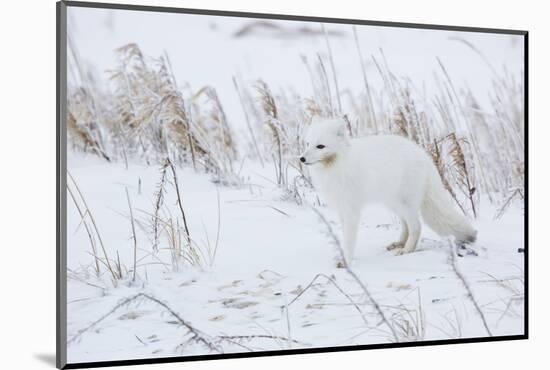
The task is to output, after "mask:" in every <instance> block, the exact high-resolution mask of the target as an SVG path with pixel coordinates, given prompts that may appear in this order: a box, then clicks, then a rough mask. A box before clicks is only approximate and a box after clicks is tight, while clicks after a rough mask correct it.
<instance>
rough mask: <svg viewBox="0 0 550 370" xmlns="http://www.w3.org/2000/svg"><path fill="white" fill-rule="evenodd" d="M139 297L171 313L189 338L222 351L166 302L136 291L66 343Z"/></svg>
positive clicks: (76, 338)
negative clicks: (187, 333)
mask: <svg viewBox="0 0 550 370" xmlns="http://www.w3.org/2000/svg"><path fill="white" fill-rule="evenodd" d="M140 298H145V299H147V300H149V301H152V302H154V303H156V304H158V305H159V306H161V307H162V308H164V309H165V310H166V311H168V313H169V314H170V315H172V316H173V317H174V318H175V319H176V320H177V322H178V324H180V325H181V326H183V327H185V328H186V329H187V330H188V331H189V333H191V334H192V336H191V339H190V340H192V341H195V342H197V343H201V344H203V345H205V346H206V347H207V348H208V349H210V350H212V351H214V352H218V353H222V352H223V350H222V349H221V348H220V347H219V346H217V345H216V344H214V342H213V340H212V339H211V338H210V337H209V336H208V335H207V334H205V333H203V332H202V331H200V330H198V329H196V328H195V327H194V326H192V325H191V324H190V323H188V322H187V321H185V320H184V319H182V318H181V316H180V315H179V314H178V313H177V312H175V311H174V310H173V309H172V308H170V306H168V305H167V304H166V303H164V302H162V301H160V300H159V299H157V298H155V297H153V296H150V295H148V294H145V293H138V294H136V295H134V296H131V297H129V298H125V299H124V300H122V301H121V302H120V303H118V304H117V305H116V306H114V307H113V308H112V309H111V310H110V311H109V312H107V313H106V314H104V315H103V316H101V317H100V318H99V319H97V320H96V321H94V322H92V323H91V324H90V325H88V326H87V327H85V328H84V329H81V330H79V331H78V332H77V333H76V334H75V335H74V336H73V337H72V338H71V339H69V341H68V342H67V343H69V344H70V343H74V342H75V341H76V340H78V339H79V338H80V337H81V336H82V335H83V334H84V333H86V332H88V331H89V330H91V329H93V328H94V327H95V326H97V325H98V324H99V323H100V322H102V321H103V320H105V319H106V318H107V317H109V316H110V315H112V314H113V313H114V312H116V311H117V310H118V309H120V308H121V307H124V306H126V305H128V304H130V303H132V302H134V301H136V300H138V299H140Z"/></svg>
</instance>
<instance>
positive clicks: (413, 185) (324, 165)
mask: <svg viewBox="0 0 550 370" xmlns="http://www.w3.org/2000/svg"><path fill="white" fill-rule="evenodd" d="M300 160H301V161H302V162H303V163H304V164H306V165H308V168H309V171H310V174H311V178H312V180H313V185H314V186H315V189H316V190H317V191H318V192H319V193H320V195H321V197H322V199H323V200H324V201H325V202H326V203H327V204H328V206H329V207H331V208H333V209H335V210H336V211H337V213H338V215H339V217H340V221H341V223H342V229H343V234H344V243H343V244H344V253H345V258H346V261H347V262H351V260H352V258H353V252H354V248H355V244H356V238H357V228H358V225H359V219H360V216H361V211H362V209H363V207H364V206H365V205H366V204H369V203H378V204H382V205H384V206H386V207H387V208H389V209H390V210H391V211H392V212H394V213H395V214H396V215H397V216H399V218H400V220H401V225H402V229H401V236H400V237H399V240H398V241H397V242H396V243H392V244H391V245H389V246H388V247H387V248H388V250H391V249H394V248H398V254H403V253H409V252H413V251H414V250H415V249H416V246H417V244H418V241H419V238H420V232H421V223H420V214H421V215H422V218H423V219H424V222H425V223H426V224H427V225H428V226H429V227H430V228H431V229H433V230H434V231H435V232H437V233H438V234H439V235H441V236H450V235H452V236H454V237H455V240H456V241H457V242H467V243H471V242H474V241H475V239H476V235H477V231H476V230H475V229H474V228H473V226H472V224H471V223H470V221H469V220H468V219H467V218H466V217H464V216H463V215H462V214H461V213H460V212H459V211H457V210H456V208H455V206H454V204H453V202H452V199H451V197H450V194H449V193H448V192H447V190H446V189H445V188H444V186H443V183H442V182H441V178H440V176H439V173H438V171H437V168H436V167H435V164H434V163H433V161H432V159H431V158H430V156H429V155H428V154H427V153H426V152H425V151H424V150H423V149H422V148H420V147H419V146H417V145H416V144H414V143H413V142H411V141H409V140H407V139H405V138H403V137H400V136H392V135H380V136H367V137H362V138H356V139H355V138H354V139H349V138H348V136H347V127H346V124H345V121H344V120H343V119H340V118H331V119H327V118H319V117H314V118H313V119H312V122H311V126H310V127H309V129H308V132H307V135H306V150H305V152H304V153H303V154H302V156H301V158H300Z"/></svg>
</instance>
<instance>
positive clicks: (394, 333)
mask: <svg viewBox="0 0 550 370" xmlns="http://www.w3.org/2000/svg"><path fill="white" fill-rule="evenodd" d="M311 208H312V209H313V211H314V212H315V213H317V216H319V218H320V219H321V221H322V222H323V223H324V224H325V226H326V227H327V230H328V233H329V235H330V236H331V238H332V240H333V242H334V244H335V245H336V247H338V251H339V252H340V256H341V257H342V262H343V267H344V269H345V270H346V272H347V273H348V274H350V275H351V277H352V278H353V279H354V280H355V281H356V282H357V284H358V285H359V286H360V287H361V289H362V290H363V292H364V293H365V295H366V296H367V298H368V299H369V300H370V301H371V303H372V305H373V306H374V308H375V309H376V311H377V312H378V314H379V315H380V317H381V318H382V321H383V322H384V324H385V325H386V326H387V327H388V328H389V329H390V331H391V334H392V336H393V339H394V340H395V342H399V337H398V336H397V333H396V331H395V328H394V327H393V326H392V325H391V324H390V322H389V321H388V319H387V318H386V315H385V314H384V311H382V308H381V307H380V305H379V304H378V302H377V301H376V300H375V299H374V297H373V296H372V294H371V293H370V291H369V290H368V289H367V287H366V285H365V284H363V282H362V281H361V279H360V278H359V276H357V274H356V273H355V272H354V271H353V270H352V269H351V268H350V266H349V264H348V262H347V261H346V258H345V256H344V250H343V249H342V245H341V244H340V240H339V239H338V237H337V236H336V234H335V233H334V230H333V229H332V226H331V225H330V223H329V222H328V220H327V219H326V218H325V216H324V215H323V214H322V213H321V212H319V210H317V208H315V207H311Z"/></svg>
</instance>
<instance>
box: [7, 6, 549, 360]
mask: <svg viewBox="0 0 550 370" xmlns="http://www.w3.org/2000/svg"><path fill="white" fill-rule="evenodd" d="M110 1H112V2H119V1H115V0H110ZM123 2H124V1H123ZM125 2H126V3H129V2H131V3H135V4H145V5H165V6H177V7H189V8H208V9H221V10H240V11H250V12H262V13H282V14H297V15H310V16H327V17H338V18H358V19H370V20H382V21H402V22H414V23H433V24H447V25H459V26H477V27H494V28H514V29H527V30H529V31H530V53H529V57H530V64H529V72H530V75H531V78H530V81H529V84H530V88H529V94H530V120H529V124H530V125H529V127H530V135H529V139H530V140H529V143H530V145H529V159H530V161H529V164H530V166H529V170H530V177H529V180H530V186H529V195H530V198H531V202H530V212H529V213H530V225H529V229H530V232H529V235H530V251H531V254H530V266H529V267H530V269H529V275H530V276H529V277H530V285H529V288H530V289H529V293H530V294H529V298H530V310H529V315H530V321H531V325H530V336H531V339H530V340H529V341H516V342H500V343H483V344H462V345H447V346H437V347H420V348H403V349H391V350H371V351H361V352H348V353H330V354H316V355H300V356H283V357H267V358H254V359H239V360H224V361H211V362H192V363H187V364H185V363H184V364H164V365H154V366H153V365H149V366H142V367H139V368H140V369H141V368H142V369H157V368H158V369H160V368H162V369H176V368H177V369H216V370H217V369H220V370H221V369H228V370H229V369H239V370H247V369H257V368H259V367H261V368H265V369H280V368H285V367H286V368H298V367H299V368H318V369H329V368H335V367H342V366H348V367H349V368H358V369H359V368H360V369H365V368H374V369H375V368H381V367H383V368H389V369H392V368H398V367H406V368H412V369H416V368H422V369H426V370H427V369H438V370H439V369H441V368H445V369H464V368H481V369H483V368H485V369H489V368H490V369H518V368H520V367H522V366H525V365H527V366H529V368H536V366H537V365H536V364H537V363H542V359H543V355H544V352H543V351H544V350H545V349H547V347H548V345H547V343H548V341H549V340H550V330H549V329H550V325H549V317H550V314H549V313H548V307H549V304H550V302H549V296H548V294H547V291H548V285H547V284H548V273H547V271H548V270H549V269H548V267H546V266H544V265H543V264H544V262H545V261H547V260H548V254H549V248H548V247H547V246H546V245H545V244H546V243H547V239H546V238H545V235H544V234H543V233H542V230H543V228H544V227H545V226H546V225H544V222H545V219H547V216H546V215H545V214H544V213H543V212H544V210H545V207H547V206H548V205H549V203H548V191H545V190H547V189H549V188H550V184H549V181H548V180H549V179H550V176H549V175H548V165H547V164H546V163H545V159H546V158H548V155H549V153H548V148H549V147H550V146H549V145H548V144H547V143H546V142H547V141H548V140H550V125H548V122H547V121H548V120H549V118H548V117H549V114H548V112H547V106H548V96H549V95H550V94H548V93H547V91H546V90H547V87H548V84H549V82H550V78H549V72H548V70H549V68H548V66H549V65H550V50H549V48H548V43H549V42H550V26H549V24H548V21H547V19H546V17H545V15H546V14H547V13H546V12H545V11H544V6H543V4H544V3H543V2H541V1H534V0H533V1H531V0H523V1H514V2H507V1H503V0H500V1H498V0H485V1H479V0H460V1H458V0H455V1H440V0H413V1H411V0H383V1H376V2H375V1H368V2H366V1H354V0H339V1H338V2H320V1H312V0H307V1H306V0H302V1H296V0H277V1H262V2H258V1H253V0H232V1H231V2H228V1H223V0H192V1H191V0H190V1H182V0H179V1H178V0H164V1H162V0H149V1H145V0H143V1H131V0H127V1H125ZM0 28H1V32H0V38H1V44H0V50H1V54H0V55H1V58H0V63H1V68H0V74H1V75H0V76H1V77H0V89H1V91H2V99H1V102H2V104H1V107H2V114H1V115H0V127H1V128H2V131H0V132H1V133H2V134H1V135H0V140H1V144H0V151H1V153H0V154H1V155H0V158H1V159H0V160H1V163H2V167H1V168H2V181H0V196H1V203H0V205H1V207H0V215H1V216H0V217H1V223H0V225H1V228H0V230H1V235H2V236H1V239H0V241H1V242H0V246H1V248H2V254H1V256H2V263H1V268H0V274H1V277H2V279H1V280H0V284H1V285H0V286H1V287H2V298H1V301H2V303H1V304H0V310H1V314H0V318H1V320H2V321H1V326H0V327H1V329H2V330H1V331H0V333H1V335H0V338H1V340H2V342H3V345H2V347H3V348H2V354H3V355H2V356H1V358H0V362H1V363H2V367H3V368H25V369H42V368H52V367H53V366H54V365H53V364H54V357H55V356H54V354H55V2H54V1H53V0H24V1H14V0H12V1H10V2H5V4H3V9H2V15H1V19H0ZM537 231H538V233H537ZM539 366H540V367H542V366H543V365H539Z"/></svg>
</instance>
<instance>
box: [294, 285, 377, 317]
mask: <svg viewBox="0 0 550 370" xmlns="http://www.w3.org/2000/svg"><path fill="white" fill-rule="evenodd" d="M321 277H323V278H325V279H327V281H328V282H330V283H331V284H332V285H334V286H335V287H336V289H338V291H339V292H340V293H342V295H344V296H345V297H346V298H347V299H348V301H349V302H350V303H351V304H352V305H353V306H354V307H355V309H356V310H357V312H359V314H360V315H361V318H362V319H363V321H364V322H365V324H368V321H367V318H366V317H365V314H364V313H363V311H362V310H361V308H360V307H359V305H358V304H357V303H356V302H355V301H354V300H353V298H351V297H350V295H349V294H347V293H346V292H345V291H344V290H343V289H342V288H340V286H339V285H338V284H337V283H336V281H334V279H332V278H331V277H330V276H327V275H325V274H317V275H315V277H314V278H313V279H312V280H311V281H310V283H309V284H308V285H307V286H306V287H305V288H304V289H303V290H302V291H301V292H300V293H299V294H298V295H297V296H296V297H294V299H293V300H292V301H290V302H289V303H288V304H287V305H286V306H287V307H288V306H290V305H291V304H293V303H294V302H295V301H297V300H298V298H300V297H301V296H302V294H304V293H305V292H306V291H307V290H308V289H310V288H311V287H313V286H314V283H315V282H316V281H317V280H318V279H319V278H321Z"/></svg>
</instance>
